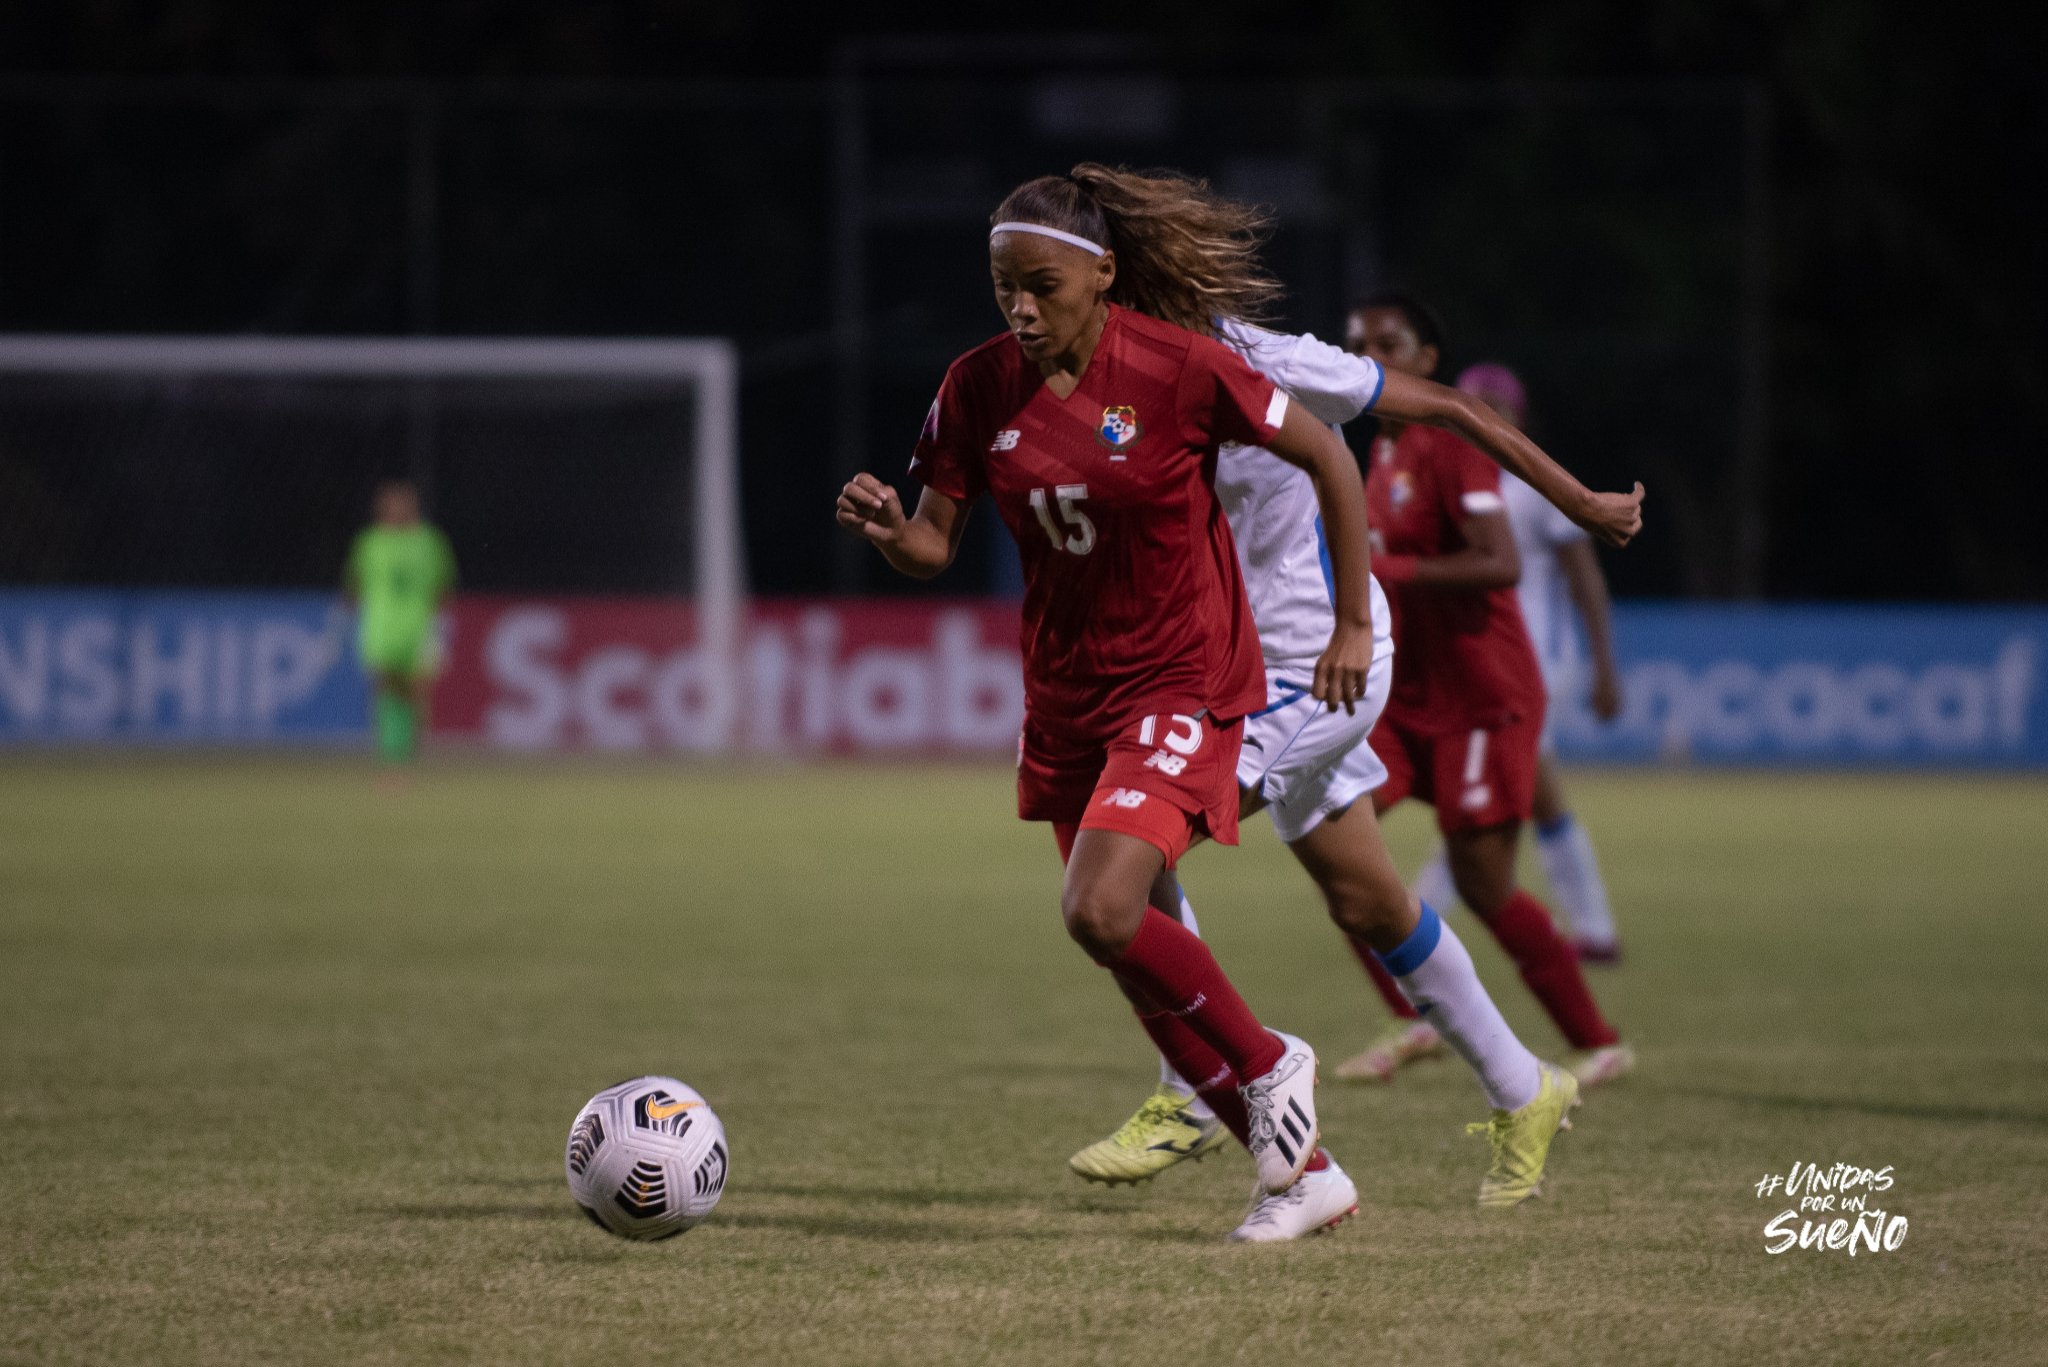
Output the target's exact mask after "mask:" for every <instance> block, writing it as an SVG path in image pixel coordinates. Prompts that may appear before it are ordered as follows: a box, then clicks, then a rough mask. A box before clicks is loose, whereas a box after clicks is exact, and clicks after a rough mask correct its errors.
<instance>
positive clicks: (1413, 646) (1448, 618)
mask: <svg viewBox="0 0 2048 1367" xmlns="http://www.w3.org/2000/svg"><path fill="white" fill-rule="evenodd" d="M1365 506H1366V515H1367V517H1368V519H1369V520H1370V522H1371V524H1372V546H1373V550H1374V551H1376V552H1381V551H1384V552H1387V553H1389V554H1393V555H1415V556H1431V555H1451V554H1454V553H1456V552H1458V551H1461V550H1463V549H1465V534H1464V532H1463V531H1462V530H1461V528H1462V527H1463V525H1464V522H1465V519H1466V518H1468V517H1470V516H1472V515H1473V514H1475V513H1498V512H1504V511H1505V510H1506V505H1505V504H1504V503H1503V502H1502V500H1501V495H1500V469H1499V467H1498V466H1496V465H1495V464H1494V463H1493V462H1492V461H1490V460H1488V459H1487V458H1486V457H1485V456H1484V455H1482V454H1481V453H1480V452H1479V451H1478V450H1477V449H1476V448H1475V447H1473V446H1471V445H1470V444H1469V443H1467V442H1466V441H1464V440H1463V439H1462V438H1460V437H1458V436H1456V435H1454V434H1452V433H1450V432H1446V431H1444V430H1442V429H1441V428H1436V427H1422V426H1419V425H1416V424H1413V423H1411V424H1408V425H1407V426H1404V427H1403V428H1402V429H1401V435H1400V437H1399V439H1398V440H1396V439H1390V438H1387V437H1381V438H1379V439H1378V440H1377V441H1375V442H1374V443H1373V445H1372V470H1371V473H1369V474H1368V475H1367V476H1366V481H1365ZM1383 587H1385V589H1386V591H1387V602H1388V604H1389V605H1390V606H1391V607H1392V609H1393V614H1394V624H1393V625H1394V691H1393V693H1392V695H1391V696H1390V697H1389V698H1388V700H1387V711H1386V715H1387V717H1388V718H1389V719H1390V720H1393V721H1396V722H1397V723H1398V724H1400V725H1403V726H1406V727H1407V728H1409V729H1411V730H1414V731H1417V732H1422V733H1433V732H1451V731H1467V730H1473V729H1480V730H1489V731H1490V730H1493V729H1495V728H1497V727H1500V726H1503V725H1506V724H1507V723H1509V722H1512V721H1516V720H1520V719H1523V718H1530V717H1541V716H1542V715H1543V706H1544V694H1543V676H1542V675H1541V673H1539V672H1538V670H1537V667H1536V652H1535V650H1534V648H1533V647H1531V645H1530V644H1529V631H1528V628H1527V627H1525V626H1524V625H1523V623H1522V608H1521V604H1520V603H1519V601H1518V600H1517V599H1516V597H1515V591H1514V589H1513V588H1500V589H1483V590H1478V591H1472V590H1444V589H1435V588H1422V587H1420V586H1417V585H1415V584H1387V585H1384V586H1383Z"/></svg>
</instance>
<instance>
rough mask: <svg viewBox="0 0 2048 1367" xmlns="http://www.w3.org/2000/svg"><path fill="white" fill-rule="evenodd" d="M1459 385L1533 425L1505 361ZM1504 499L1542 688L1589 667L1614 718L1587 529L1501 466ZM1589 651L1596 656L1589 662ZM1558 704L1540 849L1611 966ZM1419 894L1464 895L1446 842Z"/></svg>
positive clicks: (1541, 793) (1561, 694) (1556, 884)
mask: <svg viewBox="0 0 2048 1367" xmlns="http://www.w3.org/2000/svg"><path fill="white" fill-rule="evenodd" d="M1458 388H1460V389H1462V390H1464V391H1465V392H1466V393H1468V394H1471V395H1473V396H1475V397H1477V398H1480V399H1483V400H1485V401H1486V402H1487V403H1489V404H1491V405H1492V406H1493V407H1494V409H1495V410H1497V411H1498V412H1499V413H1500V415H1501V416H1502V417H1504V418H1506V419H1507V420H1508V421H1509V422H1511V423H1513V424H1515V426H1517V427H1521V426H1524V425H1525V424H1526V418H1527V415H1528V398H1527V395H1526V393H1525V391H1524V390H1523V388H1522V382H1521V380H1520V379H1519V378H1518V377H1517V376H1516V375H1515V373H1514V372H1513V371H1512V370H1509V369H1508V368H1507V367H1506V366H1504V365H1497V364H1492V363H1487V364H1482V365H1475V366H1472V367H1470V368H1468V369H1466V370H1465V371H1464V372H1463V373H1461V374H1460V375H1459V376H1458ZM1500 491H1501V496H1502V498H1504V499H1505V500H1506V502H1507V514H1508V523H1509V525H1510V526H1511V527H1512V528H1513V529H1514V534H1515V547H1516V549H1517V550H1519V551H1520V552H1521V558H1522V582H1521V585H1520V586H1519V589H1518V593H1519V595H1520V598H1521V602H1522V618H1523V620H1524V621H1525V622H1526V623H1527V624H1528V627H1529V640H1530V642H1531V643H1532V644H1533V645H1534V646H1535V647H1536V663H1537V666H1538V667H1539V668H1540V669H1541V670H1542V671H1543V687H1544V691H1545V692H1547V693H1548V694H1549V695H1550V697H1551V698H1552V699H1553V700H1555V699H1560V698H1566V697H1571V696H1575V695H1576V694H1577V693H1578V691H1579V690H1580V689H1581V688H1586V674H1587V668H1588V665H1590V667H1591V673H1592V682H1591V687H1590V688H1588V689H1587V692H1586V701H1587V705H1588V707H1590V708H1591V710H1592V713H1593V715H1594V716H1595V717H1598V718H1599V719H1600V720H1601V721H1612V720H1613V719H1614V718H1615V717H1617V716H1619V715H1621V701H1622V700H1621V675H1620V672H1619V671H1618V670H1617V669H1616V668H1615V664H1614V633H1613V630H1612V628H1611V626H1610V623H1609V614H1608V598H1607V577H1606V576H1605V575H1604V574H1602V573H1601V572H1600V561H1599V559H1598V557H1597V556H1595V555H1594V553H1593V547H1592V544H1591V542H1589V541H1588V540H1587V539H1586V534H1585V533H1584V532H1582V531H1580V530H1579V529H1578V528H1577V527H1576V526H1574V525H1573V524H1572V522H1571V520H1570V519H1569V518H1567V517H1565V515H1564V514H1563V513H1560V512H1559V511H1558V510H1557V509H1555V508H1553V507H1552V506H1551V505H1550V503H1549V502H1548V501H1547V500H1546V499H1545V498H1544V497H1543V495H1541V494H1539V493H1537V492H1536V491H1535V490H1534V489H1531V488H1530V487H1529V486H1528V485H1526V484H1524V483H1523V482H1522V481H1521V480H1519V479H1516V478H1515V477H1514V476H1513V475H1511V474H1507V473H1506V472H1502V474H1501V480H1500ZM1575 613H1576V617H1577V620H1578V622H1579V623H1581V624H1583V626H1584V628H1585V639H1586V647H1587V650H1586V653H1585V654H1581V652H1580V649H1579V639H1578V634H1577V633H1576V632H1575V631H1574V630H1573V625H1574V622H1573V619H1574V614H1575ZM1587 656H1590V657H1591V658H1590V660H1589V659H1588V658H1587ZM1554 721H1555V702H1554V701H1553V706H1552V710H1551V713H1550V714H1549V715H1546V716H1545V718H1544V722H1543V741H1542V752H1541V759H1540V761H1539V763H1538V767H1537V773H1536V802H1535V812H1534V815H1535V818H1536V850H1537V853H1538V855H1539V856H1540V857H1541V858H1542V861H1543V872H1544V875H1545V876H1546V877H1547V878H1548V879H1549V880H1550V890H1551V892H1552V893H1554V894H1555V899H1554V900H1555V904H1556V906H1557V908H1558V910H1560V911H1561V912H1563V913H1564V916H1565V918H1566V919H1567V920H1568V921H1570V923H1571V924H1570V925H1569V926H1568V927H1566V932H1567V933H1568V934H1569V935H1570V936H1571V940H1572V943H1573V945H1574V946H1575V947H1576V948H1577V950H1578V953H1579V957H1580V958H1581V959H1583V960H1585V961H1586V962H1588V963H1602V964H1611V963H1615V962H1617V961H1618V960H1619V959H1620V958H1621V938H1620V935H1619V934H1618V933H1617V932H1616V930H1615V926H1614V913H1613V912H1612V910H1610V908H1609V907H1608V904H1607V884H1606V882H1605V880H1603V879H1602V878H1601V876H1600V861H1599V859H1598V858H1597V857H1596V856H1595V855H1594V853H1593V842H1592V840H1591V838H1590V837H1588V836H1587V834H1586V829H1585V827H1584V826H1582V825H1580V824H1579V821H1578V818H1577V817H1576V816H1574V815H1573V814H1572V810H1571V807H1570V805H1569V804H1568V803H1567V802H1566V801H1565V796H1564V786H1563V784H1562V783H1561V782H1560V780H1559V777H1558V772H1557V753H1556V739H1555V737H1554V736H1553V734H1552V732H1553V728H1554ZM1415 892H1416V895H1417V896H1419V897H1421V898H1422V899H1423V900H1424V901H1427V902H1433V903H1434V904H1435V905H1437V906H1450V905H1452V904H1453V903H1454V902H1455V901H1456V900H1457V893H1456V892H1455V891H1454V890H1453V888H1452V887H1451V872H1450V866H1449V864H1448V863H1447V862H1446V859H1445V856H1444V849H1443V846H1442V845H1438V846H1437V848H1436V851H1435V853H1434V854H1432V855H1431V856H1430V859H1429V862H1428V863H1427V864H1425V865H1424V866H1423V869H1422V872H1421V873H1420V874H1418V875H1417V876H1416V879H1415Z"/></svg>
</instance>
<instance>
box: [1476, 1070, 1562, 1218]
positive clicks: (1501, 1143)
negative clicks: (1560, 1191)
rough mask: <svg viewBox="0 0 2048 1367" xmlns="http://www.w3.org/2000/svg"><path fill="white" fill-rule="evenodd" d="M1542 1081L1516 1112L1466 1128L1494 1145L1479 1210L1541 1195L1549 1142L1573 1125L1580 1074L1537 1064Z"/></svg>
mask: <svg viewBox="0 0 2048 1367" xmlns="http://www.w3.org/2000/svg"><path fill="white" fill-rule="evenodd" d="M1539 1066H1540V1067H1541V1068H1542V1070H1543V1082H1542V1085H1541V1086H1540V1087H1538V1088H1537V1090H1536V1099H1535V1100H1534V1101H1532V1102H1530V1103H1529V1104H1528V1105H1526V1106H1524V1107H1522V1109H1521V1110H1519V1111H1495V1112H1494V1113H1493V1119H1491V1120H1485V1121H1478V1122H1475V1123H1473V1124H1471V1125H1467V1126H1466V1127H1465V1133H1467V1134H1484V1135H1485V1136H1486V1137H1487V1139H1488V1140H1489V1141H1490V1142H1491V1143H1492V1146H1493V1163H1492V1165H1491V1166H1489V1167H1488V1168H1487V1170H1486V1177H1485V1178H1484V1179H1483V1180H1482V1181H1481V1182H1480V1183H1479V1205H1480V1208H1481V1209H1482V1210H1506V1209H1507V1208H1508V1207H1510V1206H1519V1205H1520V1204H1522V1202H1524V1201H1526V1200H1528V1199H1529V1198H1530V1197H1531V1196H1541V1195H1542V1194H1543V1164H1544V1161H1545V1160H1546V1159H1548V1158H1549V1157H1550V1141H1551V1140H1552V1139H1555V1138H1556V1137H1557V1134H1558V1131H1560V1130H1568V1129H1570V1128H1571V1127H1572V1118H1571V1109H1572V1107H1574V1106H1576V1105H1578V1104H1579V1082H1578V1079H1577V1078H1575V1077H1573V1076H1572V1075H1571V1074H1570V1073H1567V1072H1566V1071H1565V1070H1564V1069H1562V1068H1560V1067H1558V1066H1557V1065H1556V1064H1554V1063H1545V1064H1541V1065H1539Z"/></svg>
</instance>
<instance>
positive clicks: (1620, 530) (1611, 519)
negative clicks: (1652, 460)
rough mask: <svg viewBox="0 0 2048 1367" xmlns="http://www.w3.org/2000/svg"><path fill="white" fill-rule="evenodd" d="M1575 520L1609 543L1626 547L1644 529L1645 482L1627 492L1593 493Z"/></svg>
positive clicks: (1638, 483) (1639, 481) (1638, 481)
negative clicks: (1582, 511)
mask: <svg viewBox="0 0 2048 1367" xmlns="http://www.w3.org/2000/svg"><path fill="white" fill-rule="evenodd" d="M1572 521H1574V522H1576V523H1578V524H1579V525H1580V526H1581V527H1584V528H1585V529H1586V530H1587V531H1589V532H1591V533H1592V534H1593V535H1595V536H1597V537H1599V538H1600V539H1601V540H1602V541H1605V542H1606V543H1607V544H1608V545H1610V546H1626V545H1627V544H1628V543H1629V541H1630V540H1631V539H1632V538H1633V537H1634V536H1635V534H1636V533H1637V532H1639V531H1641V530H1642V529H1643V484H1642V481H1641V480H1637V481H1636V487H1635V488H1634V489H1633V490H1632V491H1630V492H1629V493H1626V494H1594V495H1593V496H1592V502H1591V505H1590V506H1589V507H1588V509H1587V510H1586V512H1585V514H1584V515H1583V516H1581V517H1575V518H1573V519H1572Z"/></svg>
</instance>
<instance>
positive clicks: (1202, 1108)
mask: <svg viewBox="0 0 2048 1367" xmlns="http://www.w3.org/2000/svg"><path fill="white" fill-rule="evenodd" d="M1180 923H1181V924H1182V925H1184V926H1186V927H1187V928H1188V931H1189V933H1190V934H1194V935H1200V934H1201V933H1202V928H1201V927H1200V926H1198V925H1196V924H1195V907H1194V904H1193V903H1192V902H1190V901H1188V895H1187V894H1186V893H1182V894H1181V895H1180ZM1159 1082H1160V1085H1161V1086H1164V1087H1171V1088H1172V1089H1173V1090H1174V1091H1176V1092H1179V1093H1180V1094H1181V1095H1182V1096H1191V1097H1193V1098H1194V1100H1192V1101H1190V1102H1189V1103H1188V1104H1187V1105H1185V1106H1183V1107H1182V1108H1181V1109H1182V1110H1184V1111H1186V1112H1187V1113H1188V1114H1189V1115H1191V1116H1193V1117H1194V1118H1195V1119H1197V1120H1207V1119H1209V1118H1210V1117H1212V1116H1214V1115H1215V1114H1216V1112H1214V1111H1212V1110H1210V1109H1209V1103H1208V1102H1206V1101H1204V1100H1202V1097H1201V1094H1200V1093H1199V1092H1197V1091H1195V1089H1194V1087H1193V1085H1192V1084H1190V1083H1189V1082H1188V1080H1187V1079H1186V1078H1184V1077H1182V1076H1181V1075H1180V1074H1179V1073H1177V1072H1175V1071H1174V1067H1173V1065H1172V1064H1171V1063H1168V1062H1167V1061H1166V1055H1164V1054H1161V1055H1160V1056H1159Z"/></svg>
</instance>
